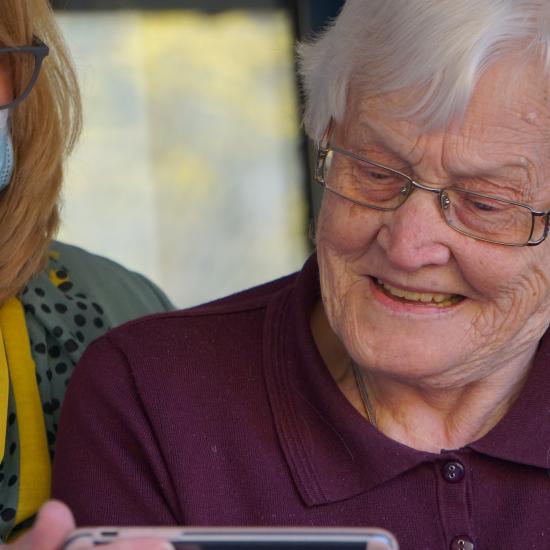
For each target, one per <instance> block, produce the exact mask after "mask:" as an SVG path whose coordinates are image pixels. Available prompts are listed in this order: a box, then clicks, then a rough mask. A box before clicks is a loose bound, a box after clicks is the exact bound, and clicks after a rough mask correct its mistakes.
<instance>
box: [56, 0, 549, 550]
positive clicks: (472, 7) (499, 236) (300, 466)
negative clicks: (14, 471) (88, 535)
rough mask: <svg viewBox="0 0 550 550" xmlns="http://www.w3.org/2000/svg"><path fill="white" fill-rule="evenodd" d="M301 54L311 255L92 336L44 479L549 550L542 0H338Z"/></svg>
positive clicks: (127, 504) (76, 489) (251, 515)
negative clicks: (274, 277) (333, 15)
mask: <svg viewBox="0 0 550 550" xmlns="http://www.w3.org/2000/svg"><path fill="white" fill-rule="evenodd" d="M299 52H300V58H301V68H302V72H303V76H304V81H305V87H306V90H307V109H306V116H305V123H306V129H307V131H308V133H309V135H310V136H311V137H312V139H314V140H315V141H316V142H318V144H319V155H318V167H317V177H318V179H319V181H320V182H321V183H322V185H323V186H324V187H325V194H324V199H323V204H322V207H321V212H320V214H319V220H318V226H317V236H316V240H317V250H316V252H315V254H314V255H313V256H312V257H311V258H309V260H308V261H307V262H306V264H305V266H304V268H303V269H302V271H301V272H299V273H298V274H295V275H292V276H289V277H287V278H284V279H282V280H279V281H276V282H272V283H269V284H267V285H264V286H261V287H258V288H255V289H253V290H250V291H247V292H244V293H242V294H239V295H236V296H232V297H229V298H226V299H225V300H221V301H218V302H216V303H214V304H209V305H205V306H202V307H199V308H196V309H193V310H190V311H184V312H179V313H173V314H166V315H163V316H160V317H156V318H150V319H149V320H145V321H139V322H136V323H133V324H131V325H130V326H126V327H125V328H123V329H120V330H115V331H112V332H111V333H110V334H109V335H107V336H106V337H103V338H102V339H100V340H99V341H97V342H95V343H94V344H93V345H92V346H91V347H90V348H89V350H88V351H87V352H86V354H85V356H84V358H83V360H82V363H81V364H80V365H79V366H78V367H77V369H76V375H75V380H74V382H75V383H74V385H72V387H71V388H70V390H69V395H68V398H67V401H66V404H65V406H66V408H65V409H64V411H63V412H62V419H61V432H60V440H59V445H60V446H59V448H58V455H57V459H56V465H55V473H57V474H58V475H57V476H55V475H54V477H55V480H54V492H55V493H56V494H57V495H58V496H59V497H60V498H62V499H64V500H66V501H67V502H69V503H70V504H71V505H72V506H73V508H74V511H75V514H76V518H77V522H79V523H81V524H105V523H110V524H117V523H120V524H124V525H128V524H144V523H145V524H178V523H181V524H187V525H206V524H216V525H220V524H221V525H323V526H329V525H331V526H334V525H347V526H367V525H375V526H380V527H384V528H386V529H389V530H390V531H392V532H394V533H395V534H396V536H397V538H398V540H399V542H400V545H401V548H402V549H403V550H414V549H417V548H430V549H432V548H434V549H435V548H437V549H441V548H451V549H458V548H461V549H470V550H473V549H475V548H479V549H482V548H483V549H488V548H490V549H497V548H508V547H510V548H546V547H547V546H548V541H547V539H548V529H549V526H550V521H549V515H548V510H550V477H549V476H548V473H547V468H548V466H549V459H548V457H549V456H550V371H549V365H550V339H549V338H550V337H549V336H547V334H546V331H547V328H548V325H549V322H550V279H549V273H550V254H549V251H548V246H549V245H548V242H547V241H546V237H547V234H548V226H549V225H548V223H549V221H548V220H549V210H548V209H549V208H550V184H549V178H550V131H549V128H550V96H549V93H548V92H549V83H550V8H549V7H548V3H547V2H546V0H524V1H522V2H517V1H515V0H475V1H473V0H348V1H347V3H346V4H345V6H344V8H343V10H342V12H341V14H340V15H339V17H338V18H337V19H336V20H335V21H334V23H333V24H332V25H330V27H329V28H328V29H327V30H326V32H324V33H323V35H322V36H320V37H319V38H318V39H317V40H316V41H315V42H313V43H311V44H304V45H302V46H301V47H300V50H299ZM114 381H116V383H113V382H114ZM93 405H95V406H96V407H97V408H98V413H97V414H96V415H94V417H93V419H91V418H90V417H89V415H88V414H87V411H88V410H89V408H90V407H91V406H93ZM98 405H99V406H98ZM107 431H109V433H110V434H111V435H110V437H109V439H106V438H105V437H104V433H106V432H107ZM90 450H93V452H90ZM136 480H139V483H138V482H137V481H136ZM107 503H108V505H107Z"/></svg>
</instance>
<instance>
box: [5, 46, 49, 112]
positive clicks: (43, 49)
mask: <svg viewBox="0 0 550 550" xmlns="http://www.w3.org/2000/svg"><path fill="white" fill-rule="evenodd" d="M18 52H21V53H31V54H32V55H33V57H34V70H33V74H32V76H31V79H30V81H29V83H28V84H27V87H26V88H25V89H24V90H23V91H22V92H21V94H20V95H19V96H17V97H16V98H15V99H14V100H13V101H10V102H9V103H6V104H5V105H0V111H1V110H2V109H10V108H11V107H15V106H16V105H18V104H19V103H21V102H22V101H23V100H24V99H25V98H26V97H27V96H28V95H29V94H30V93H31V90H32V89H33V87H34V85H35V84H36V81H37V80H38V76H39V74H40V69H41V67H42V62H43V61H44V59H45V58H46V56H47V55H48V54H49V53H50V48H49V47H48V46H47V45H46V44H45V43H44V42H42V40H40V38H38V37H37V36H33V39H32V45H31V46H10V47H2V48H0V54H2V53H18Z"/></svg>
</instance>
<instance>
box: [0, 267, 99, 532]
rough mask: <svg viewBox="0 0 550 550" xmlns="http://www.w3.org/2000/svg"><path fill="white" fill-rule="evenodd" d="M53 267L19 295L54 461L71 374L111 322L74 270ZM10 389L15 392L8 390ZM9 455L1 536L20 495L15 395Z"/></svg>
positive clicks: (0, 499)
mask: <svg viewBox="0 0 550 550" xmlns="http://www.w3.org/2000/svg"><path fill="white" fill-rule="evenodd" d="M49 267H50V269H49V270H48V272H47V273H45V274H44V276H42V277H38V278H37V279H35V280H33V281H32V282H31V283H29V285H28V286H27V287H26V288H25V289H24V290H23V292H22V293H21V302H22V303H23V307H24V311H25V319H26V322H27V327H28V329H29V336H30V337H31V341H30V346H31V352H32V355H33V359H34V361H35V364H36V381H37V384H38V389H39V392H40V397H41V401H42V409H43V411H44V420H45V424H46V436H47V441H48V446H49V451H50V456H51V457H52V458H53V454H54V444H55V438H56V433H57V425H58V423H59V413H60V409H61V403H62V401H63V396H64V394H65V391H66V387H67V384H68V383H69V380H70V377H71V374H72V371H73V369H74V366H75V364H76V363H77V361H78V359H79V358H80V355H81V354H82V352H83V351H84V349H85V348H86V346H87V345H88V344H89V343H90V342H91V341H92V340H94V339H95V338H97V337H99V336H101V334H103V333H104V332H105V331H106V330H107V328H108V323H107V320H106V319H105V317H104V309H103V307H102V306H101V305H100V304H99V303H97V301H96V300H92V299H91V298H90V297H89V296H88V295H87V293H86V292H84V291H82V290H81V289H80V290H79V289H78V287H77V285H76V284H75V283H73V281H72V280H71V278H70V270H69V269H67V267H66V266H64V265H61V264H60V262H59V260H56V259H50V266H49ZM10 391H11V388H10ZM6 438H7V439H6V447H5V448H6V452H5V455H4V457H3V460H2V462H1V463H0V538H1V539H2V540H5V537H6V534H7V533H9V532H10V531H11V530H12V529H13V527H14V525H13V521H14V519H15V511H16V509H17V500H18V491H19V478H18V472H19V468H18V465H19V444H18V440H19V436H18V430H17V415H16V410H15V403H14V399H13V396H11V395H10V399H9V402H8V430H7V436H6Z"/></svg>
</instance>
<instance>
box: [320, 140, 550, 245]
mask: <svg viewBox="0 0 550 550" xmlns="http://www.w3.org/2000/svg"><path fill="white" fill-rule="evenodd" d="M331 151H334V152H336V153H339V154H341V155H343V156H345V157H348V158H351V159H354V160H357V161H360V162H364V163H366V164H370V165H371V166H376V167H377V168H382V169H383V170H387V171H388V172H390V173H393V174H395V175H397V176H401V177H402V178H405V179H406V180H407V181H408V182H409V184H408V187H407V194H406V195H405V197H404V199H403V202H402V203H401V204H399V205H397V206H395V207H391V208H388V207H383V206H376V205H372V204H368V203H364V202H362V201H358V200H357V199H354V198H351V197H348V196H346V195H343V194H342V193H340V192H339V191H336V190H335V189H333V188H331V187H330V186H329V185H328V184H327V182H326V181H325V178H324V171H325V163H326V160H327V156H328V154H329V153H330V152H331ZM315 179H316V181H317V182H318V183H319V184H320V185H321V186H322V187H323V188H324V189H326V190H327V191H330V192H331V193H333V194H335V195H337V196H339V197H341V198H342V199H345V200H348V201H350V202H352V203H354V204H357V205H359V206H364V207H365V208H371V209H373V210H380V211H383V212H391V211H394V210H397V209H398V208H399V207H400V206H403V204H405V202H406V201H407V199H408V198H409V197H410V195H411V194H412V192H413V191H414V190H415V189H422V190H423V191H429V192H430V193H437V194H438V196H439V205H440V207H441V211H442V212H441V213H442V216H443V219H444V220H445V223H446V224H447V226H448V227H450V228H451V229H453V230H454V231H457V232H458V233H461V234H462V235H466V236H467V237H470V238H472V239H475V240H477V241H483V242H487V243H492V244H500V245H503V246H515V247H522V246H537V245H539V244H541V243H542V242H543V241H544V240H545V239H546V237H548V233H549V230H550V210H546V211H542V210H537V209H535V208H533V207H532V206H530V205H528V204H525V203H522V202H517V201H512V200H509V199H503V198H501V197H495V196H493V195H485V194H483V193H477V192H475V191H470V190H468V189H462V188H460V187H455V186H451V187H447V188H437V187H430V186H427V185H425V184H423V183H421V182H419V181H417V180H415V179H414V178H411V177H410V176H408V175H407V174H404V173H403V172H400V171H399V170H394V169H393V168H390V167H388V166H385V165H384V164H380V163H378V162H375V161H372V160H370V159H367V158H365V157H363V156H361V155H357V154H356V153H353V152H351V151H347V150H345V149H341V148H340V147H335V146H334V145H331V144H330V143H328V144H327V145H326V146H322V145H320V146H319V147H318V149H317V161H316V165H315ZM447 190H453V191H458V192H460V193H466V194H469V195H473V196H476V197H480V198H485V199H491V200H494V201H498V202H501V203H505V204H510V205H514V206H520V207H522V208H526V209H527V210H529V212H530V213H531V231H530V233H529V238H528V239H527V241H526V242H525V243H508V242H503V241H496V240H492V239H488V238H483V237H480V236H478V235H473V234H471V233H468V232H467V231H464V230H462V229H460V228H458V227H455V226H453V225H451V224H450V223H449V221H448V220H447V217H446V216H445V208H447V207H448V206H449V205H450V199H449V197H448V195H447V194H446V191H447ZM540 217H544V230H543V233H542V236H541V237H540V238H538V239H532V237H533V232H534V230H535V219H536V218H540Z"/></svg>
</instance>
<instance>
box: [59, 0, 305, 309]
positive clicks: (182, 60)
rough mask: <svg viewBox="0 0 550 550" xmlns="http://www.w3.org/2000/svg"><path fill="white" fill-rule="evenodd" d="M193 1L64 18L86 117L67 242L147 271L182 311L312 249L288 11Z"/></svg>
mask: <svg viewBox="0 0 550 550" xmlns="http://www.w3.org/2000/svg"><path fill="white" fill-rule="evenodd" d="M118 4H124V5H123V6H119V7H123V8H125V9H117V10H109V9H108V6H109V5H111V6H115V5H118ZM184 4H186V3H185V2H181V1H180V2H175V1H173V2H169V1H167V2H162V1H159V0H155V1H149V2H145V1H143V0H142V1H141V2H138V1H134V2H130V1H126V2H120V1H119V2H118V3H117V2H115V1H113V0H109V2H97V1H96V2H86V1H80V2H77V1H76V0H73V1H72V2H69V3H68V6H69V7H71V8H73V9H66V10H62V11H58V21H59V23H60V25H61V28H62V30H63V31H64V33H65V36H66V38H67V42H68V45H69V48H70V49H71V51H72V54H73V58H74V60H75V63H76V66H77V69H78V72H79V77H80V81H81V85H82V91H83V98H84V109H85V122H84V133H83V136H82V140H81V143H80V146H79V148H78V150H77V151H76V153H75V155H74V157H73V159H72V161H71V163H70V165H69V170H68V173H67V181H66V186H65V192H64V208H63V225H62V229H61V233H60V239H62V240H64V241H66V242H70V243H75V244H78V245H80V246H83V247H85V248H87V249H89V250H91V251H93V252H97V253H100V254H102V255H105V256H107V257H110V258H113V259H115V260H117V261H120V262H121V263H123V264H125V265H126V266H128V267H130V268H132V269H135V270H137V271H140V272H142V273H144V274H145V275H147V276H149V277H150V278H151V279H153V280H154V281H155V282H157V283H158V284H159V285H160V286H161V287H162V288H163V289H164V290H165V291H166V292H167V293H168V294H169V295H170V297H171V298H172V299H173V300H174V301H175V302H176V303H177V304H178V305H179V306H188V305H192V304H197V303H200V302H203V301H206V300H209V299H212V298H215V297H218V296H222V295H225V294H228V293H230V292H234V291H237V290H240V289H243V288H246V287H249V286H251V285H254V284H258V283H261V282H263V281H267V280H269V279H272V278H274V277H277V276H280V275H283V274H286V273H289V272H291V271H293V270H296V269H298V268H299V267H300V266H301V264H302V262H303V261H304V259H305V257H306V255H307V253H308V242H307V235H306V227H307V219H306V218H307V205H306V201H305V198H304V196H305V193H304V188H303V187H304V186H303V182H304V174H303V168H302V158H301V156H300V153H299V149H300V144H301V139H302V138H301V136H300V130H299V113H298V106H297V94H296V84H295V76H294V54H293V48H294V32H293V26H292V21H291V19H290V16H289V14H288V13H287V11H286V10H284V9H282V8H281V7H277V5H275V3H272V4H273V5H272V6H271V7H270V6H269V4H270V3H269V2H263V3H262V4H263V7H262V9H257V8H254V9H253V8H251V7H248V8H247V7H246V4H247V3H246V2H244V5H241V7H238V8H237V7H235V9H231V8H232V4H233V3H232V2H230V1H228V2H223V6H224V11H216V10H208V9H206V8H207V7H208V5H211V4H213V3H212V2H195V3H194V4H195V5H196V6H201V9H200V10H197V9H188V8H185V7H184V8H181V9H175V8H174V6H176V5H179V6H182V5H184ZM217 4H218V5H219V4H220V2H218V3H217ZM241 4H243V3H241ZM249 4H254V3H253V2H249ZM132 5H133V6H134V9H128V8H129V7H130V8H131V7H132ZM98 6H99V8H100V9H97V8H98ZM136 6H138V7H139V9H138V8H136ZM163 6H168V7H172V9H160V8H161V7H163ZM204 6H206V8H204ZM147 7H154V8H155V9H145V8H147ZM76 8H78V9H76ZM88 8H89V9H88ZM92 8H96V9H92ZM203 8H204V9H203Z"/></svg>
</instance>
